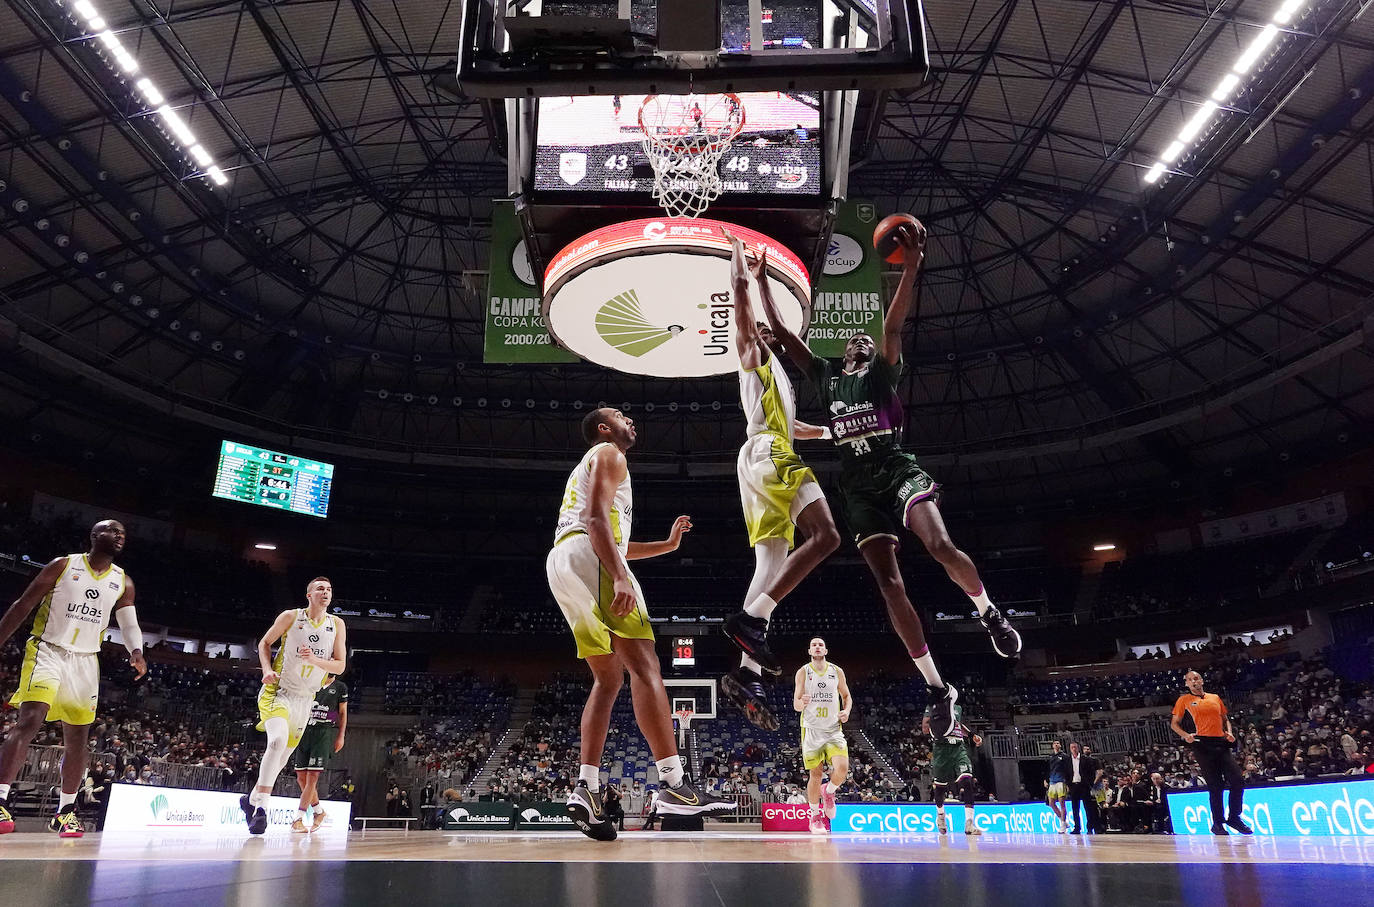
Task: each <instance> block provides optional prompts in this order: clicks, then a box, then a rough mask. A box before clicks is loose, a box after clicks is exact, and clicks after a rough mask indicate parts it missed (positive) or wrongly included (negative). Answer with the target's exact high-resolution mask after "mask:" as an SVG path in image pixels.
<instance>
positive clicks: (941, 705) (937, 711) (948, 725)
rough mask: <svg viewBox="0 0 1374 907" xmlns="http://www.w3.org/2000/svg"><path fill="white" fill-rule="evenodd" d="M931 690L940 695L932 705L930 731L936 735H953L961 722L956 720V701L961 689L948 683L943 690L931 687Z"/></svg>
mask: <svg viewBox="0 0 1374 907" xmlns="http://www.w3.org/2000/svg"><path fill="white" fill-rule="evenodd" d="M930 691H931V692H932V693H936V694H938V695H939V697H940V698H939V699H937V700H935V703H934V705H933V706H932V707H931V712H930V732H931V733H932V734H934V735H935V736H936V737H953V736H954V729H955V728H956V727H958V724H959V722H957V721H955V720H954V703H956V702H958V701H959V691H958V690H956V689H955V688H954V684H952V683H946V684H945V688H944V689H943V690H937V689H935V688H934V687H930Z"/></svg>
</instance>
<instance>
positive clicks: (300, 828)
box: [291, 819, 310, 835]
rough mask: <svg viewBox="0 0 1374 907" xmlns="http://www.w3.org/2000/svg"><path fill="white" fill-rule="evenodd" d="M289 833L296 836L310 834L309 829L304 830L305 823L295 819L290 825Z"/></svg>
mask: <svg viewBox="0 0 1374 907" xmlns="http://www.w3.org/2000/svg"><path fill="white" fill-rule="evenodd" d="M291 831H292V832H294V833H295V834H298V835H308V834H310V829H308V828H306V827H305V823H304V822H302V821H301V820H300V819H297V820H296V821H295V822H292V823H291Z"/></svg>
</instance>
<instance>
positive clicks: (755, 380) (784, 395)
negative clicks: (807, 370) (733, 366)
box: [739, 355, 797, 441]
mask: <svg viewBox="0 0 1374 907" xmlns="http://www.w3.org/2000/svg"><path fill="white" fill-rule="evenodd" d="M739 402H740V407H741V408H742V409H743V410H744V417H745V419H746V420H748V425H747V426H746V427H745V434H747V435H748V436H749V437H751V438H752V437H754V435H757V434H760V433H762V432H765V431H769V432H773V433H774V434H778V435H782V436H783V437H784V438H786V439H787V440H788V441H791V440H793V438H792V420H793V419H794V418H795V417H796V415H797V402H796V398H795V396H794V394H793V391H792V380H791V379H790V378H788V377H787V371H786V370H785V369H784V368H783V367H782V363H780V362H778V361H777V359H776V357H774V356H772V355H769V357H768V358H767V359H766V360H764V362H763V364H762V365H760V366H759V367H758V368H750V369H744V368H742V369H740V370H739Z"/></svg>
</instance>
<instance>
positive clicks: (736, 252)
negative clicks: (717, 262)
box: [720, 227, 749, 284]
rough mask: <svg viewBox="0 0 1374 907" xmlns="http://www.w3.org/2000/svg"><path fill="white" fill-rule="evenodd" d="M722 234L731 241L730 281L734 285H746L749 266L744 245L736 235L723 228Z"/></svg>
mask: <svg viewBox="0 0 1374 907" xmlns="http://www.w3.org/2000/svg"><path fill="white" fill-rule="evenodd" d="M720 232H721V233H723V234H725V238H726V239H728V240H730V280H731V282H732V283H734V284H741V283H744V282H745V281H746V280H748V279H749V266H748V265H747V264H746V263H745V250H744V243H743V242H741V241H740V238H739V237H738V236H736V235H735V234H733V233H731V232H730V231H729V230H726V229H725V228H724V227H722V228H721V231H720Z"/></svg>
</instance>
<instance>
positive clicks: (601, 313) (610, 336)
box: [596, 290, 682, 357]
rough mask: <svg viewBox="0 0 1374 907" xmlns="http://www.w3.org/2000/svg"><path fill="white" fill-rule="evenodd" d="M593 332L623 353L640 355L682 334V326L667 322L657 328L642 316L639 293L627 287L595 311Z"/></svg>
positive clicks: (642, 310)
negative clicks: (666, 324) (594, 329)
mask: <svg viewBox="0 0 1374 907" xmlns="http://www.w3.org/2000/svg"><path fill="white" fill-rule="evenodd" d="M596 333H597V334H598V335H600V337H601V339H602V340H604V341H606V343H608V344H610V345H611V346H613V347H615V348H616V349H618V350H620V351H621V352H622V353H627V354H629V355H631V356H635V357H639V356H643V355H644V354H645V353H647V352H649V351H650V350H654V349H657V348H658V347H659V346H662V345H663V344H665V343H667V342H668V341H669V340H672V339H673V338H674V337H676V336H677V335H678V334H680V333H682V326H681V325H676V324H670V325H668V326H667V327H659V326H658V325H655V324H651V323H650V322H649V320H648V319H647V318H645V317H644V309H643V308H642V307H641V306H640V304H639V293H637V292H636V291H634V290H626V291H625V292H623V293H621V294H619V295H618V296H613V297H612V298H610V299H608V300H607V301H606V302H605V303H603V304H602V306H601V308H599V309H597V310H596Z"/></svg>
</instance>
